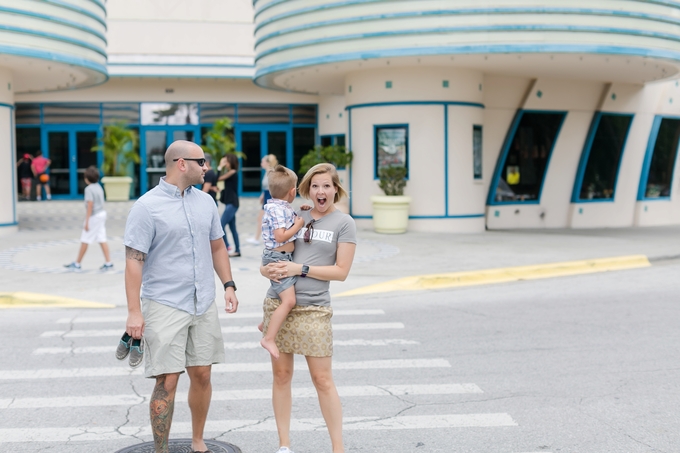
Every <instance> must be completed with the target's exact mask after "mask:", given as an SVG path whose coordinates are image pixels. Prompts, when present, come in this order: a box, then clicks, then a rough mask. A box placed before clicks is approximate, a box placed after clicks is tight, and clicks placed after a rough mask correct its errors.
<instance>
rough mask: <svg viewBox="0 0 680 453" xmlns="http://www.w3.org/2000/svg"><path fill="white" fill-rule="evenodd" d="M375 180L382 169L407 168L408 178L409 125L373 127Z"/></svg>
mask: <svg viewBox="0 0 680 453" xmlns="http://www.w3.org/2000/svg"><path fill="white" fill-rule="evenodd" d="M373 137H374V145H373V146H374V149H375V153H374V162H375V164H374V168H375V171H374V178H375V179H378V172H379V171H380V169H381V168H384V167H389V166H400V167H406V170H407V173H406V177H407V178H408V124H380V125H377V124H376V125H374V126H373Z"/></svg>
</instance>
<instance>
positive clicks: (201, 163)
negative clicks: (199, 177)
mask: <svg viewBox="0 0 680 453" xmlns="http://www.w3.org/2000/svg"><path fill="white" fill-rule="evenodd" d="M180 159H183V160H193V161H194V162H196V163H197V164H198V166H199V167H202V166H204V165H205V157H178V158H177V159H172V161H173V162H177V161H178V160H180Z"/></svg>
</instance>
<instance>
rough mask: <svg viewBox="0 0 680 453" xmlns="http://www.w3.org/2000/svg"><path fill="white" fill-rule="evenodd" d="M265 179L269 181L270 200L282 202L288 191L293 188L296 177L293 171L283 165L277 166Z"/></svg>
mask: <svg viewBox="0 0 680 453" xmlns="http://www.w3.org/2000/svg"><path fill="white" fill-rule="evenodd" d="M267 179H268V180H269V193H270V194H271V195H272V198H278V199H279V200H282V199H284V198H285V196H286V195H287V194H288V192H289V191H290V189H292V188H294V187H295V185H296V184H297V180H298V177H297V175H296V174H295V172H294V171H293V170H291V169H289V168H286V167H284V166H283V165H277V166H276V167H274V168H273V169H272V170H271V171H270V172H269V173H267Z"/></svg>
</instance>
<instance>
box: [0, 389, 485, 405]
mask: <svg viewBox="0 0 680 453" xmlns="http://www.w3.org/2000/svg"><path fill="white" fill-rule="evenodd" d="M338 393H339V394H340V396H341V397H343V398H347V397H361V396H406V395H409V396H412V395H457V394H469V393H484V392H483V391H482V389H480V388H479V387H478V386H477V385H476V384H440V385H437V384H433V385H429V384H424V385H362V386H346V387H342V386H341V387H338ZM271 397H272V390H271V388H266V389H250V390H222V391H213V393H212V398H211V401H243V400H260V399H267V400H268V399H271ZM293 397H295V398H316V389H314V387H303V388H294V389H293ZM186 398H187V394H186V393H181V392H177V395H176V397H175V400H185V399H186ZM148 400H149V399H148V397H142V396H137V395H132V394H130V395H92V396H68V397H53V398H7V399H0V409H39V408H54V407H100V406H101V407H103V406H132V405H135V404H141V403H145V402H147V401H148Z"/></svg>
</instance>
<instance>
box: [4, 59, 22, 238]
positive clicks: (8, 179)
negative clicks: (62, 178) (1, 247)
mask: <svg viewBox="0 0 680 453" xmlns="http://www.w3.org/2000/svg"><path fill="white" fill-rule="evenodd" d="M15 146H16V143H15V130H14V87H13V83H12V73H11V72H10V71H9V70H8V69H4V68H0V162H2V165H0V234H5V233H9V232H15V231H17V230H18V218H17V210H16V206H17V167H16V152H15Z"/></svg>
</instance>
